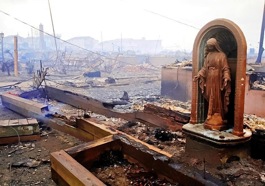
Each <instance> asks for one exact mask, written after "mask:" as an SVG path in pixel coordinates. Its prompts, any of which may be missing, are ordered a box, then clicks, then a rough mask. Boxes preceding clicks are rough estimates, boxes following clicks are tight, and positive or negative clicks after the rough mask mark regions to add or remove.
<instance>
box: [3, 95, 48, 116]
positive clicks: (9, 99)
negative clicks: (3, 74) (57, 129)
mask: <svg viewBox="0 0 265 186" xmlns="http://www.w3.org/2000/svg"><path fill="white" fill-rule="evenodd" d="M1 99H2V104H3V105H4V106H5V107H7V108H8V109H10V110H13V111H14V112H17V113H19V114H21V115H23V116H25V117H28V118H37V119H38V118H39V117H44V116H45V112H46V111H49V109H48V106H47V105H44V104H42V103H37V102H35V101H31V100H27V99H24V98H21V97H19V96H15V95H12V94H8V93H5V94H2V95H1Z"/></svg>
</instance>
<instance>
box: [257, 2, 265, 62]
mask: <svg viewBox="0 0 265 186" xmlns="http://www.w3.org/2000/svg"><path fill="white" fill-rule="evenodd" d="M264 29H265V2H264V8H263V18H262V25H261V33H260V41H259V54H258V58H257V60H256V63H257V64H261V58H262V53H263V51H264V48H263V40H264Z"/></svg>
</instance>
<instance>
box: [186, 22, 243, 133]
mask: <svg viewBox="0 0 265 186" xmlns="http://www.w3.org/2000/svg"><path fill="white" fill-rule="evenodd" d="M212 37H214V38H216V39H217V41H218V42H219V44H220V47H221V48H222V50H223V51H224V53H225V54H226V55H227V59H228V65H229V66H230V68H231V88H232V89H231V94H230V104H229V112H228V114H227V120H228V126H230V127H233V133H234V134H235V135H238V136H240V135H243V114H244V98H245V97H244V96H245V78H246V50H247V47H246V46H247V45H246V40H245V37H244V35H243V33H242V31H241V30H240V28H239V27H238V26H237V25H236V24H235V23H233V22H232V21H230V20H227V19H216V20H213V21H211V22H209V23H207V24H206V25H205V26H204V27H203V28H202V29H201V30H200V31H199V33H198V34H197V37H196V39H195V42H194V45H193V57H192V60H193V72H192V75H193V77H194V76H195V75H197V73H198V71H199V70H200V69H201V67H202V66H203V63H204V48H205V45H206V41H207V40H208V39H209V38H212ZM207 109H208V108H207V104H206V101H205V99H204V98H203V96H202V94H201V91H200V90H199V87H198V82H193V85H192V107H191V120H190V123H193V124H200V123H203V122H204V121H205V119H206V112H207Z"/></svg>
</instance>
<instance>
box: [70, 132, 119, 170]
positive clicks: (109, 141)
mask: <svg viewBox="0 0 265 186" xmlns="http://www.w3.org/2000/svg"><path fill="white" fill-rule="evenodd" d="M109 150H121V144H120V140H113V138H112V136H107V137H105V138H102V139H98V140H95V141H93V142H88V143H85V144H82V145H78V146H76V147H73V148H70V149H66V150H65V151H66V152H67V153H68V154H70V155H71V156H72V157H73V158H74V159H75V160H76V161H78V162H79V163H80V164H82V165H85V166H86V167H90V166H91V165H92V163H93V162H94V160H96V159H97V158H98V157H99V155H100V154H102V153H103V152H105V151H109Z"/></svg>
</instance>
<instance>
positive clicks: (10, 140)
mask: <svg viewBox="0 0 265 186" xmlns="http://www.w3.org/2000/svg"><path fill="white" fill-rule="evenodd" d="M35 140H40V135H29V136H12V137H2V138H0V145H3V144H12V143H18V142H21V141H35Z"/></svg>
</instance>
